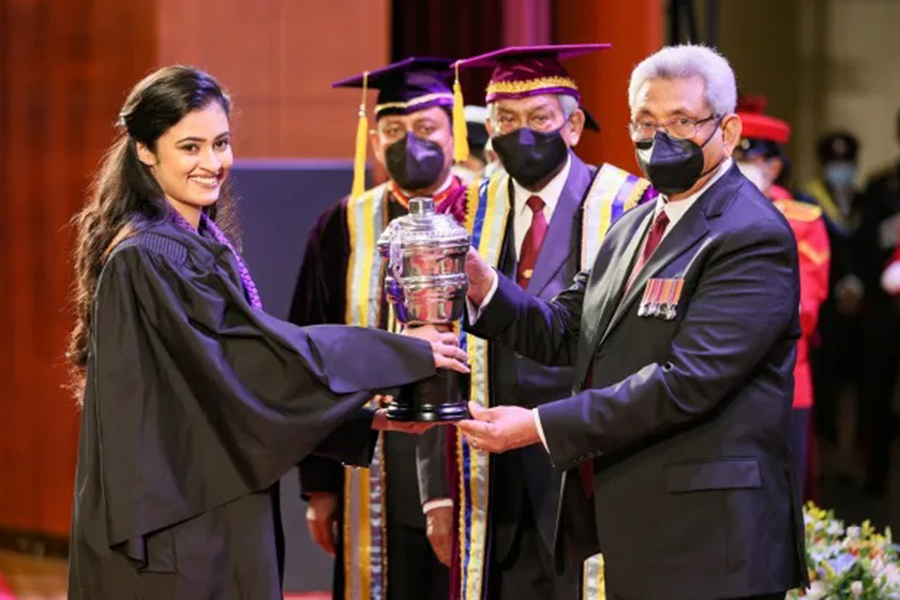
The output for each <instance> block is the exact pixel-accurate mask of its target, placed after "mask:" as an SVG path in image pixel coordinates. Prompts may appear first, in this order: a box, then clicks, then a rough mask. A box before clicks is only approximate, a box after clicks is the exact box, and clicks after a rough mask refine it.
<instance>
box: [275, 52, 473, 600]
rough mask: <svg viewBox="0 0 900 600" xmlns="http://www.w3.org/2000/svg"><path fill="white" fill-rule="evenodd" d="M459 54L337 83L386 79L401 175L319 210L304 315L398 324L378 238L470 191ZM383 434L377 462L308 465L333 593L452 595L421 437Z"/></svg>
mask: <svg viewBox="0 0 900 600" xmlns="http://www.w3.org/2000/svg"><path fill="white" fill-rule="evenodd" d="M449 64H450V61H448V60H443V59H419V58H409V59H406V60H404V61H401V62H399V63H395V64H392V65H390V66H388V67H385V68H383V69H380V70H378V71H373V72H371V73H368V74H366V75H363V76H359V77H354V78H351V79H347V80H345V81H341V82H338V83H335V84H334V86H335V87H355V88H364V89H365V87H366V86H368V87H372V88H376V89H378V90H379V94H378V101H377V104H376V106H375V128H374V131H373V132H372V134H371V142H372V146H373V147H374V149H375V158H376V160H377V161H378V162H379V163H380V164H382V165H383V166H384V167H385V168H386V170H387V173H388V175H389V177H390V179H389V180H388V181H387V182H386V183H384V184H382V185H379V186H377V187H375V188H372V189H369V190H366V191H365V192H364V193H359V194H351V196H348V197H346V198H344V199H343V200H341V201H340V202H339V203H338V204H336V205H335V206H334V207H332V208H330V209H329V210H327V211H326V212H325V213H324V214H323V215H322V216H321V217H320V218H319V220H318V222H317V223H316V225H315V227H314V228H313V230H312V232H311V233H310V237H309V241H308V244H307V247H306V253H305V255H304V258H303V265H302V267H301V270H300V276H299V279H298V281H297V288H296V292H295V295H294V299H293V303H292V306H291V313H290V320H291V321H293V322H294V323H297V324H300V325H310V324H315V323H346V324H348V325H359V326H364V327H377V328H380V329H388V330H396V329H397V324H396V323H395V322H394V319H393V313H392V312H391V311H390V310H388V307H387V303H386V301H385V298H384V297H383V286H382V283H383V271H384V266H385V265H384V263H383V262H382V260H381V258H380V257H379V254H378V250H377V248H376V245H375V244H376V242H377V240H378V237H379V235H380V233H381V231H382V230H383V229H384V227H385V226H386V225H387V223H388V222H389V221H390V220H392V219H395V218H397V217H400V216H403V215H405V214H406V213H407V207H408V202H409V199H410V198H413V197H421V196H427V197H432V198H434V200H435V203H436V205H438V206H440V205H441V203H443V202H451V201H453V200H454V199H455V198H457V197H459V196H461V195H463V194H464V193H465V188H464V187H463V185H462V184H461V183H460V181H459V180H458V179H457V178H456V177H454V176H452V175H451V172H450V168H451V165H452V158H453V130H452V127H451V113H450V106H451V105H452V99H453V95H452V92H451V89H450V87H449V85H450V84H449V81H450V77H451V73H450V71H448V69H447V68H448V66H449ZM362 127H365V125H364V124H363V125H362ZM364 152H365V148H364V146H363V147H362V148H357V159H358V160H357V168H358V167H360V166H361V165H362V164H363V160H364V159H363V160H359V159H360V158H361V156H360V154H361V153H363V154H364ZM361 176H362V173H361V172H359V171H358V172H357V173H356V174H355V181H356V184H357V185H358V184H360V183H361V181H362V179H361ZM359 350H360V352H365V349H364V348H360V349H359ZM440 429H441V428H437V429H436V430H433V431H432V432H429V433H428V434H426V435H434V434H437V433H439V430H440ZM383 440H384V442H383V445H381V446H380V447H379V449H378V452H377V454H376V460H375V461H374V462H373V465H372V467H371V469H368V470H365V469H363V470H360V469H350V468H344V467H342V466H341V465H340V464H339V463H336V462H330V461H327V460H323V459H318V458H313V459H309V460H306V461H304V462H303V463H301V464H300V483H301V490H302V493H303V496H304V498H306V499H307V500H308V501H309V508H308V511H307V522H308V525H309V528H310V533H311V535H312V537H313V538H314V539H315V541H316V542H317V543H318V544H319V545H320V546H321V547H322V548H323V549H324V550H325V551H327V552H329V553H330V554H332V555H334V556H335V578H334V596H335V598H366V600H369V599H386V598H397V599H401V598H437V599H440V598H446V596H447V589H448V580H447V577H448V571H447V568H446V567H445V566H444V565H442V564H441V563H440V561H439V560H438V557H437V556H436V555H435V553H434V552H433V551H432V549H431V547H430V546H429V539H428V537H427V536H426V522H425V517H424V515H423V512H422V506H421V503H420V499H419V491H418V483H417V479H416V444H417V440H416V438H414V437H413V436H408V435H405V434H400V435H393V434H389V435H386V436H384V438H383ZM434 493H435V494H436V496H435V497H436V498H447V497H449V492H448V491H447V490H440V489H437V490H435V491H434ZM428 499H432V498H426V500H428ZM441 516H442V517H443V520H442V521H439V522H435V523H432V524H431V525H432V529H433V530H434V532H435V533H434V537H435V539H437V538H438V537H441V536H442V537H443V538H446V539H449V528H450V525H451V522H450V519H451V511H450V510H448V509H445V510H444V511H443V512H442V513H436V514H435V515H432V517H433V518H435V519H439V518H440V517H441ZM348 536H349V537H348ZM445 546H446V547H449V544H448V543H446V544H445ZM448 555H449V551H447V552H445V556H444V557H443V558H444V559H445V560H448Z"/></svg>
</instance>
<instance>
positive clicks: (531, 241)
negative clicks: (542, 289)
mask: <svg viewBox="0 0 900 600" xmlns="http://www.w3.org/2000/svg"><path fill="white" fill-rule="evenodd" d="M526 204H527V205H528V208H530V209H531V212H532V213H533V214H532V217H531V227H529V228H528V233H526V234H525V239H524V240H523V241H522V251H521V252H520V256H519V268H518V270H517V272H516V283H518V284H519V287H521V288H522V289H525V288H527V287H528V282H529V281H531V276H532V275H533V274H534V265H536V264H537V258H538V254H540V252H541V244H543V243H544V237H546V235H547V218H546V217H545V216H544V201H543V200H541V199H540V198H539V197H538V196H532V197H531V198H529V199H528V201H527V202H526Z"/></svg>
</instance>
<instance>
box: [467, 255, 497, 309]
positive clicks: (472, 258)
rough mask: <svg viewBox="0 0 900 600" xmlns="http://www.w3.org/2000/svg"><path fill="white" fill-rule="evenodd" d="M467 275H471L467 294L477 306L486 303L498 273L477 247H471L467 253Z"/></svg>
mask: <svg viewBox="0 0 900 600" xmlns="http://www.w3.org/2000/svg"><path fill="white" fill-rule="evenodd" d="M466 275H467V276H468V277H469V290H468V292H467V295H468V296H469V300H471V301H472V302H473V303H474V304H475V306H477V307H480V306H481V305H482V304H483V303H484V299H485V297H487V295H488V292H490V291H491V288H492V287H493V286H494V280H495V279H496V278H497V274H496V273H495V272H494V269H492V268H491V267H490V266H489V265H488V264H487V263H486V262H485V261H484V259H483V258H481V255H480V254H478V251H477V250H476V249H475V248H469V253H468V254H467V255H466Z"/></svg>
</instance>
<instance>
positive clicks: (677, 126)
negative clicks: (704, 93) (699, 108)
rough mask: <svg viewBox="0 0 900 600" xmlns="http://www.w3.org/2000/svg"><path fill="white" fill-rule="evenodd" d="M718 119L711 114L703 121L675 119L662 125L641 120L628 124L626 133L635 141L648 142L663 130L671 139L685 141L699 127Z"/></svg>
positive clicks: (686, 118)
mask: <svg viewBox="0 0 900 600" xmlns="http://www.w3.org/2000/svg"><path fill="white" fill-rule="evenodd" d="M718 117H719V116H718V115H716V114H715V113H713V114H711V115H710V116H708V117H706V118H705V119H692V118H690V117H675V118H674V119H669V120H668V121H663V122H662V123H657V122H656V121H651V120H650V119H642V120H640V121H632V122H630V123H629V124H628V132H629V133H630V134H631V139H633V140H635V141H641V140H649V139H650V138H652V137H653V136H654V135H656V132H657V131H659V130H660V129H663V130H665V132H666V133H668V134H669V135H670V136H672V137H673V138H676V139H679V140H686V139H688V138H691V137H694V135H696V133H697V130H698V129H699V128H700V126H701V125H703V124H704V123H706V122H708V121H712V120H713V119H717V118H718Z"/></svg>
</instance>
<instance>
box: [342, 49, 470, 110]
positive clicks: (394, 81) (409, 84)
mask: <svg viewBox="0 0 900 600" xmlns="http://www.w3.org/2000/svg"><path fill="white" fill-rule="evenodd" d="M452 64H453V61H452V60H450V59H447V58H418V57H412V58H407V59H405V60H401V61H400V62H396V63H394V64H391V65H388V66H386V67H383V68H381V69H376V70H374V71H367V72H366V73H363V74H361V75H357V76H356V77H351V78H349V79H344V80H343V81H336V82H335V83H332V84H331V87H342V88H346V87H350V88H364V87H369V88H375V89H377V90H378V100H377V102H376V104H375V116H376V118H377V117H381V116H384V115H387V114H401V115H405V114H408V113H411V112H415V111H417V110H422V109H423V108H429V107H431V106H447V107H449V106H451V105H452V104H453V92H452V91H451V89H450V86H451V85H452V83H453V72H452V71H451V70H450V66H451V65H452Z"/></svg>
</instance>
